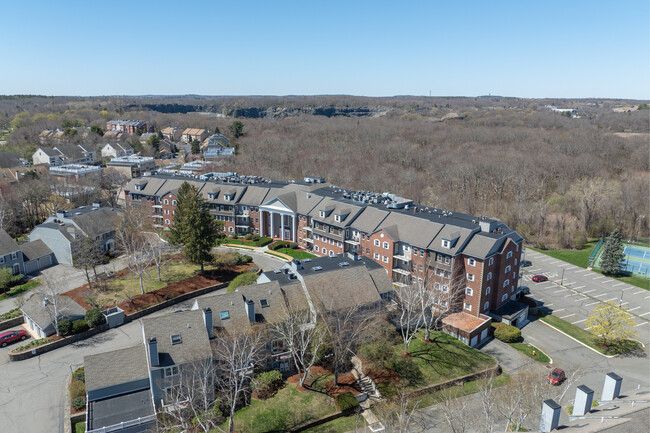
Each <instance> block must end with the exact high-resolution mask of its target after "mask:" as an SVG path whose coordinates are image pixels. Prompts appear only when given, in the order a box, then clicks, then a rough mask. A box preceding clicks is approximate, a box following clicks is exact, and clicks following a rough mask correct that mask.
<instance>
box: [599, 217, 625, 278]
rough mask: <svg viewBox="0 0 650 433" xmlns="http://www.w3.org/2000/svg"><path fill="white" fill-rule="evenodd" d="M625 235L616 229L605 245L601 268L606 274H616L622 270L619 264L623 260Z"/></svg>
mask: <svg viewBox="0 0 650 433" xmlns="http://www.w3.org/2000/svg"><path fill="white" fill-rule="evenodd" d="M622 238H623V235H622V234H621V233H620V232H619V231H618V229H615V230H614V231H613V232H612V233H611V234H610V235H609V236H608V237H607V240H606V241H605V244H604V245H603V253H602V254H603V256H602V259H601V262H600V270H601V271H603V274H605V275H613V276H616V275H618V274H619V272H620V268H619V264H620V262H621V260H623V242H622Z"/></svg>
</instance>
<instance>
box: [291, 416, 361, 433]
mask: <svg viewBox="0 0 650 433" xmlns="http://www.w3.org/2000/svg"><path fill="white" fill-rule="evenodd" d="M365 426H366V421H365V420H364V419H363V416H360V415H359V416H357V415H350V416H343V417H341V418H337V419H335V420H333V421H330V422H326V423H325V424H321V425H319V426H317V427H313V428H310V429H307V430H303V431H304V432H305V433H344V432H349V431H355V429H359V431H364V430H363V429H364V427H365Z"/></svg>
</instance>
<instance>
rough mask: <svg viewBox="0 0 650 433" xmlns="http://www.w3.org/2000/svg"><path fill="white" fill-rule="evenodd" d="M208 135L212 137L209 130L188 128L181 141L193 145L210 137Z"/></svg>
mask: <svg viewBox="0 0 650 433" xmlns="http://www.w3.org/2000/svg"><path fill="white" fill-rule="evenodd" d="M208 135H210V133H209V132H208V130H207V129H198V128H187V129H186V130H185V131H183V134H182V135H181V140H182V141H184V142H185V143H191V142H193V141H194V140H196V141H203V140H205V139H206V138H207V137H208Z"/></svg>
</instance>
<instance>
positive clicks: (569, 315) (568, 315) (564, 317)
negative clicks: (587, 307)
mask: <svg viewBox="0 0 650 433" xmlns="http://www.w3.org/2000/svg"><path fill="white" fill-rule="evenodd" d="M571 316H575V314H573V313H571V314H567V315H566V316H562V317H560V319H566V318H567V317H571Z"/></svg>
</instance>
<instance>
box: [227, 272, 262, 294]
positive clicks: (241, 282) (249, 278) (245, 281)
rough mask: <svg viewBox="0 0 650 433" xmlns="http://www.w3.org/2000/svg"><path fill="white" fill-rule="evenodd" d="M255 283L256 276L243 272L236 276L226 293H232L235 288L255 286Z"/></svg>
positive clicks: (252, 273)
mask: <svg viewBox="0 0 650 433" xmlns="http://www.w3.org/2000/svg"><path fill="white" fill-rule="evenodd" d="M255 281H257V274H256V273H254V272H244V273H243V274H241V275H237V276H236V277H235V278H234V279H233V280H232V281H231V282H230V284H228V292H229V293H230V292H234V291H235V289H236V288H237V287H241V286H249V285H251V284H255Z"/></svg>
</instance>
